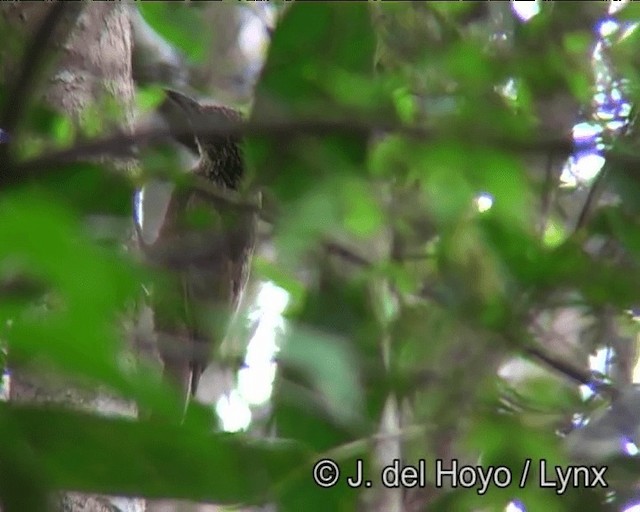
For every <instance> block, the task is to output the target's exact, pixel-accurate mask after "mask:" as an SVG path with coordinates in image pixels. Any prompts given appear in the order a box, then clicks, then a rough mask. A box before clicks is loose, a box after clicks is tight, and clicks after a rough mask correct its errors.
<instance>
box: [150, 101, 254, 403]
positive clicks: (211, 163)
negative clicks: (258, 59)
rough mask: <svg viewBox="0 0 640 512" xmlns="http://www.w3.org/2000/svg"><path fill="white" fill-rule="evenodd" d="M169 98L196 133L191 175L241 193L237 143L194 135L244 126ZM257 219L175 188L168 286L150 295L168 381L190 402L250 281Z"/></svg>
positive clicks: (164, 240) (229, 115) (166, 237)
mask: <svg viewBox="0 0 640 512" xmlns="http://www.w3.org/2000/svg"><path fill="white" fill-rule="evenodd" d="M167 95H168V97H169V99H170V100H171V101H172V102H173V103H174V104H175V105H176V106H177V107H178V109H179V110H180V111H181V112H183V113H184V115H185V116H186V120H188V123H189V124H190V126H192V127H193V128H194V139H193V140H192V141H191V142H192V143H193V141H195V143H196V145H197V148H198V150H199V153H200V160H199V161H198V163H197V164H196V166H195V167H194V168H193V169H191V172H192V173H194V174H197V175H199V176H202V177H204V178H206V179H207V180H208V181H210V182H211V183H213V184H215V185H217V186H218V187H220V188H222V189H229V190H237V189H238V187H239V186H240V183H241V179H242V177H243V172H244V163H243V160H242V154H241V148H240V140H238V139H237V138H234V137H226V136H214V135H209V136H207V135H195V133H196V131H201V130H203V129H206V127H207V126H215V127H221V126H223V125H224V123H229V122H236V121H240V120H241V115H240V114H239V113H238V112H237V111H235V110H233V109H230V108H227V107H223V106H217V105H201V104H200V103H198V102H197V101H195V100H193V99H191V98H189V97H187V96H185V95H183V94H181V93H178V92H174V91H168V92H167ZM254 231H255V218H254V215H253V214H251V213H248V212H246V211H240V210H237V209H234V208H233V206H231V205H221V204H214V203H213V202H212V201H211V199H210V198H207V197H206V195H204V194H203V193H201V192H197V191H194V190H192V189H189V190H185V189H176V191H175V192H174V193H173V196H172V198H171V200H170V202H169V206H168V208H167V214H166V216H165V219H164V222H163V224H162V227H161V228H160V231H159V234H158V239H157V242H155V243H154V244H153V246H151V247H149V248H148V250H149V251H150V252H151V253H153V251H154V249H156V252H158V251H164V252H167V248H168V252H170V253H171V257H169V258H164V264H165V266H166V267H167V270H168V272H167V274H168V276H167V280H166V282H165V283H164V285H163V286H158V287H157V289H156V290H154V294H153V307H154V317H155V319H154V320H155V327H156V332H157V335H158V341H159V349H160V355H161V357H162V360H163V363H164V367H165V375H166V376H167V377H168V379H169V380H171V381H173V382H174V383H175V384H176V385H178V386H179V388H180V390H181V392H182V394H183V396H184V399H185V403H186V401H187V400H188V396H189V394H195V392H196V389H197V386H198V381H199V378H200V375H201V374H202V372H203V371H204V369H205V368H206V366H207V364H208V362H209V361H210V357H211V354H212V352H215V350H216V349H217V348H219V347H220V344H221V343H222V341H223V339H224V337H225V334H226V332H227V330H228V324H229V319H230V317H231V315H232V314H233V313H234V312H235V310H236V309H237V307H238V304H239V301H240V298H241V295H242V291H243V289H244V285H245V283H246V281H247V278H248V273H249V267H250V258H251V254H252V252H253V246H254Z"/></svg>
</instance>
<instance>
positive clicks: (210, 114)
mask: <svg viewBox="0 0 640 512" xmlns="http://www.w3.org/2000/svg"><path fill="white" fill-rule="evenodd" d="M167 97H168V98H169V100H170V102H171V103H173V104H174V105H175V106H177V107H178V110H179V111H180V112H181V113H182V114H183V115H184V117H185V120H186V123H184V124H187V125H188V126H189V127H190V128H191V129H192V130H193V137H192V138H191V140H189V141H185V145H187V146H193V142H195V145H196V146H197V148H198V151H199V153H200V161H199V162H198V165H197V166H196V167H195V169H194V172H196V173H197V174H200V175H202V176H204V177H206V178H207V179H209V180H210V181H212V182H214V183H216V184H218V185H220V186H223V187H226V188H230V189H237V188H238V186H239V184H240V180H241V178H242V174H243V170H244V164H243V161H242V154H241V150H240V139H239V138H238V137H235V136H228V135H220V134H216V133H213V132H215V131H216V130H218V131H220V130H224V129H225V127H229V126H230V125H231V124H234V123H238V122H240V121H242V115H241V114H240V112H238V111H237V110H234V109H232V108H229V107H224V106H221V105H207V104H201V103H200V102H198V101H196V100H194V99H192V98H190V97H189V96H186V95H184V94H182V93H180V92H177V91H172V90H167ZM207 130H210V131H211V133H207ZM181 142H182V141H181Z"/></svg>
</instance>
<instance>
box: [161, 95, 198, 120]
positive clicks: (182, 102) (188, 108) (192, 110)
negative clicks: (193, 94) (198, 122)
mask: <svg viewBox="0 0 640 512" xmlns="http://www.w3.org/2000/svg"><path fill="white" fill-rule="evenodd" d="M165 91H166V93H167V98H169V100H171V102H173V103H174V104H175V105H177V106H178V107H180V109H182V111H183V112H184V113H185V114H186V115H187V117H189V118H191V119H193V118H194V116H196V115H197V114H198V112H199V111H200V104H199V103H198V102H197V101H196V100H194V99H193V98H190V97H189V96H187V95H185V94H182V93H181V92H178V91H174V90H171V89H165Z"/></svg>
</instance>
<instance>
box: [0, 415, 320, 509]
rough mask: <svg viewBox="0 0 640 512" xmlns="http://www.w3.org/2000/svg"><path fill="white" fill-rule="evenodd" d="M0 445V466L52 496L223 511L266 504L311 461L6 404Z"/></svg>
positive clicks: (290, 451) (218, 438)
mask: <svg viewBox="0 0 640 512" xmlns="http://www.w3.org/2000/svg"><path fill="white" fill-rule="evenodd" d="M0 438H2V439H3V441H4V442H3V443H2V446H0V457H1V458H2V460H3V465H4V464H7V465H8V466H9V467H12V466H15V467H25V466H28V467H29V468H33V469H34V470H35V472H36V474H39V475H40V477H41V478H42V480H43V481H46V482H48V483H49V485H51V486H52V487H53V488H56V489H64V490H75V491H82V492H94V493H102V494H112V495H120V496H122V495H134V496H145V497H152V498H168V497H171V498H178V499H179V498H184V499H191V500H197V501H212V502H217V503H230V504H231V503H254V504H258V503H265V502H267V501H268V500H271V499H273V498H274V497H275V496H277V494H276V491H277V490H278V486H279V485H280V484H283V483H285V482H286V478H287V477H288V475H289V474H291V473H293V472H296V471H298V470H300V468H301V467H303V466H305V465H306V464H307V461H308V460H311V458H310V456H308V455H307V454H306V453H305V452H304V450H302V449H300V448H299V447H297V446H296V445H295V444H294V443H291V442H279V441H258V440H256V439H255V438H249V437H247V436H243V435H238V434H212V433H210V432H209V430H208V429H206V428H201V429H195V428H187V427H185V426H180V425H178V424H174V423H170V424H169V423H167V424H165V423H160V422H151V421H132V420H128V419H114V418H105V417H99V416H92V415H88V414H84V413H80V412H72V411H68V410H60V409H53V408H37V407H33V406H30V407H29V406H16V405H8V404H0ZM8 440H10V443H7V441H8ZM248 461H250V464H248ZM178 475H189V477H188V478H180V477H177V476H178ZM309 478H310V477H309ZM285 489H286V487H285ZM2 492H4V493H8V492H15V490H9V489H6V488H4V489H3V490H2ZM3 497H4V496H3Z"/></svg>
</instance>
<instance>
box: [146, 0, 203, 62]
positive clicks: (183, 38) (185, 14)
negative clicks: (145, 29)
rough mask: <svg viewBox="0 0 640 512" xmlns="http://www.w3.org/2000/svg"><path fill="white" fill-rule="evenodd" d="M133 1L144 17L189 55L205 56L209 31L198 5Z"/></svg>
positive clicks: (199, 59)
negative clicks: (136, 2)
mask: <svg viewBox="0 0 640 512" xmlns="http://www.w3.org/2000/svg"><path fill="white" fill-rule="evenodd" d="M136 5H137V7H138V9H140V13H141V14H142V16H143V17H144V19H145V21H146V22H147V23H149V25H151V27H152V28H153V29H154V30H155V31H156V32H158V34H160V35H161V36H162V37H163V38H165V39H166V40H167V41H169V42H170V43H171V44H173V45H174V46H176V47H178V48H179V49H180V50H182V52H183V53H184V54H185V55H186V56H187V57H189V59H191V60H192V61H194V62H202V61H203V60H204V59H205V57H206V56H207V54H208V49H209V46H210V42H211V35H210V32H209V31H208V27H207V26H206V25H205V23H204V18H203V17H202V13H201V12H200V11H199V9H197V8H196V7H195V6H193V5H192V6H187V5H184V4H182V3H154V2H141V3H140V2H139V3H138V4H136Z"/></svg>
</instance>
